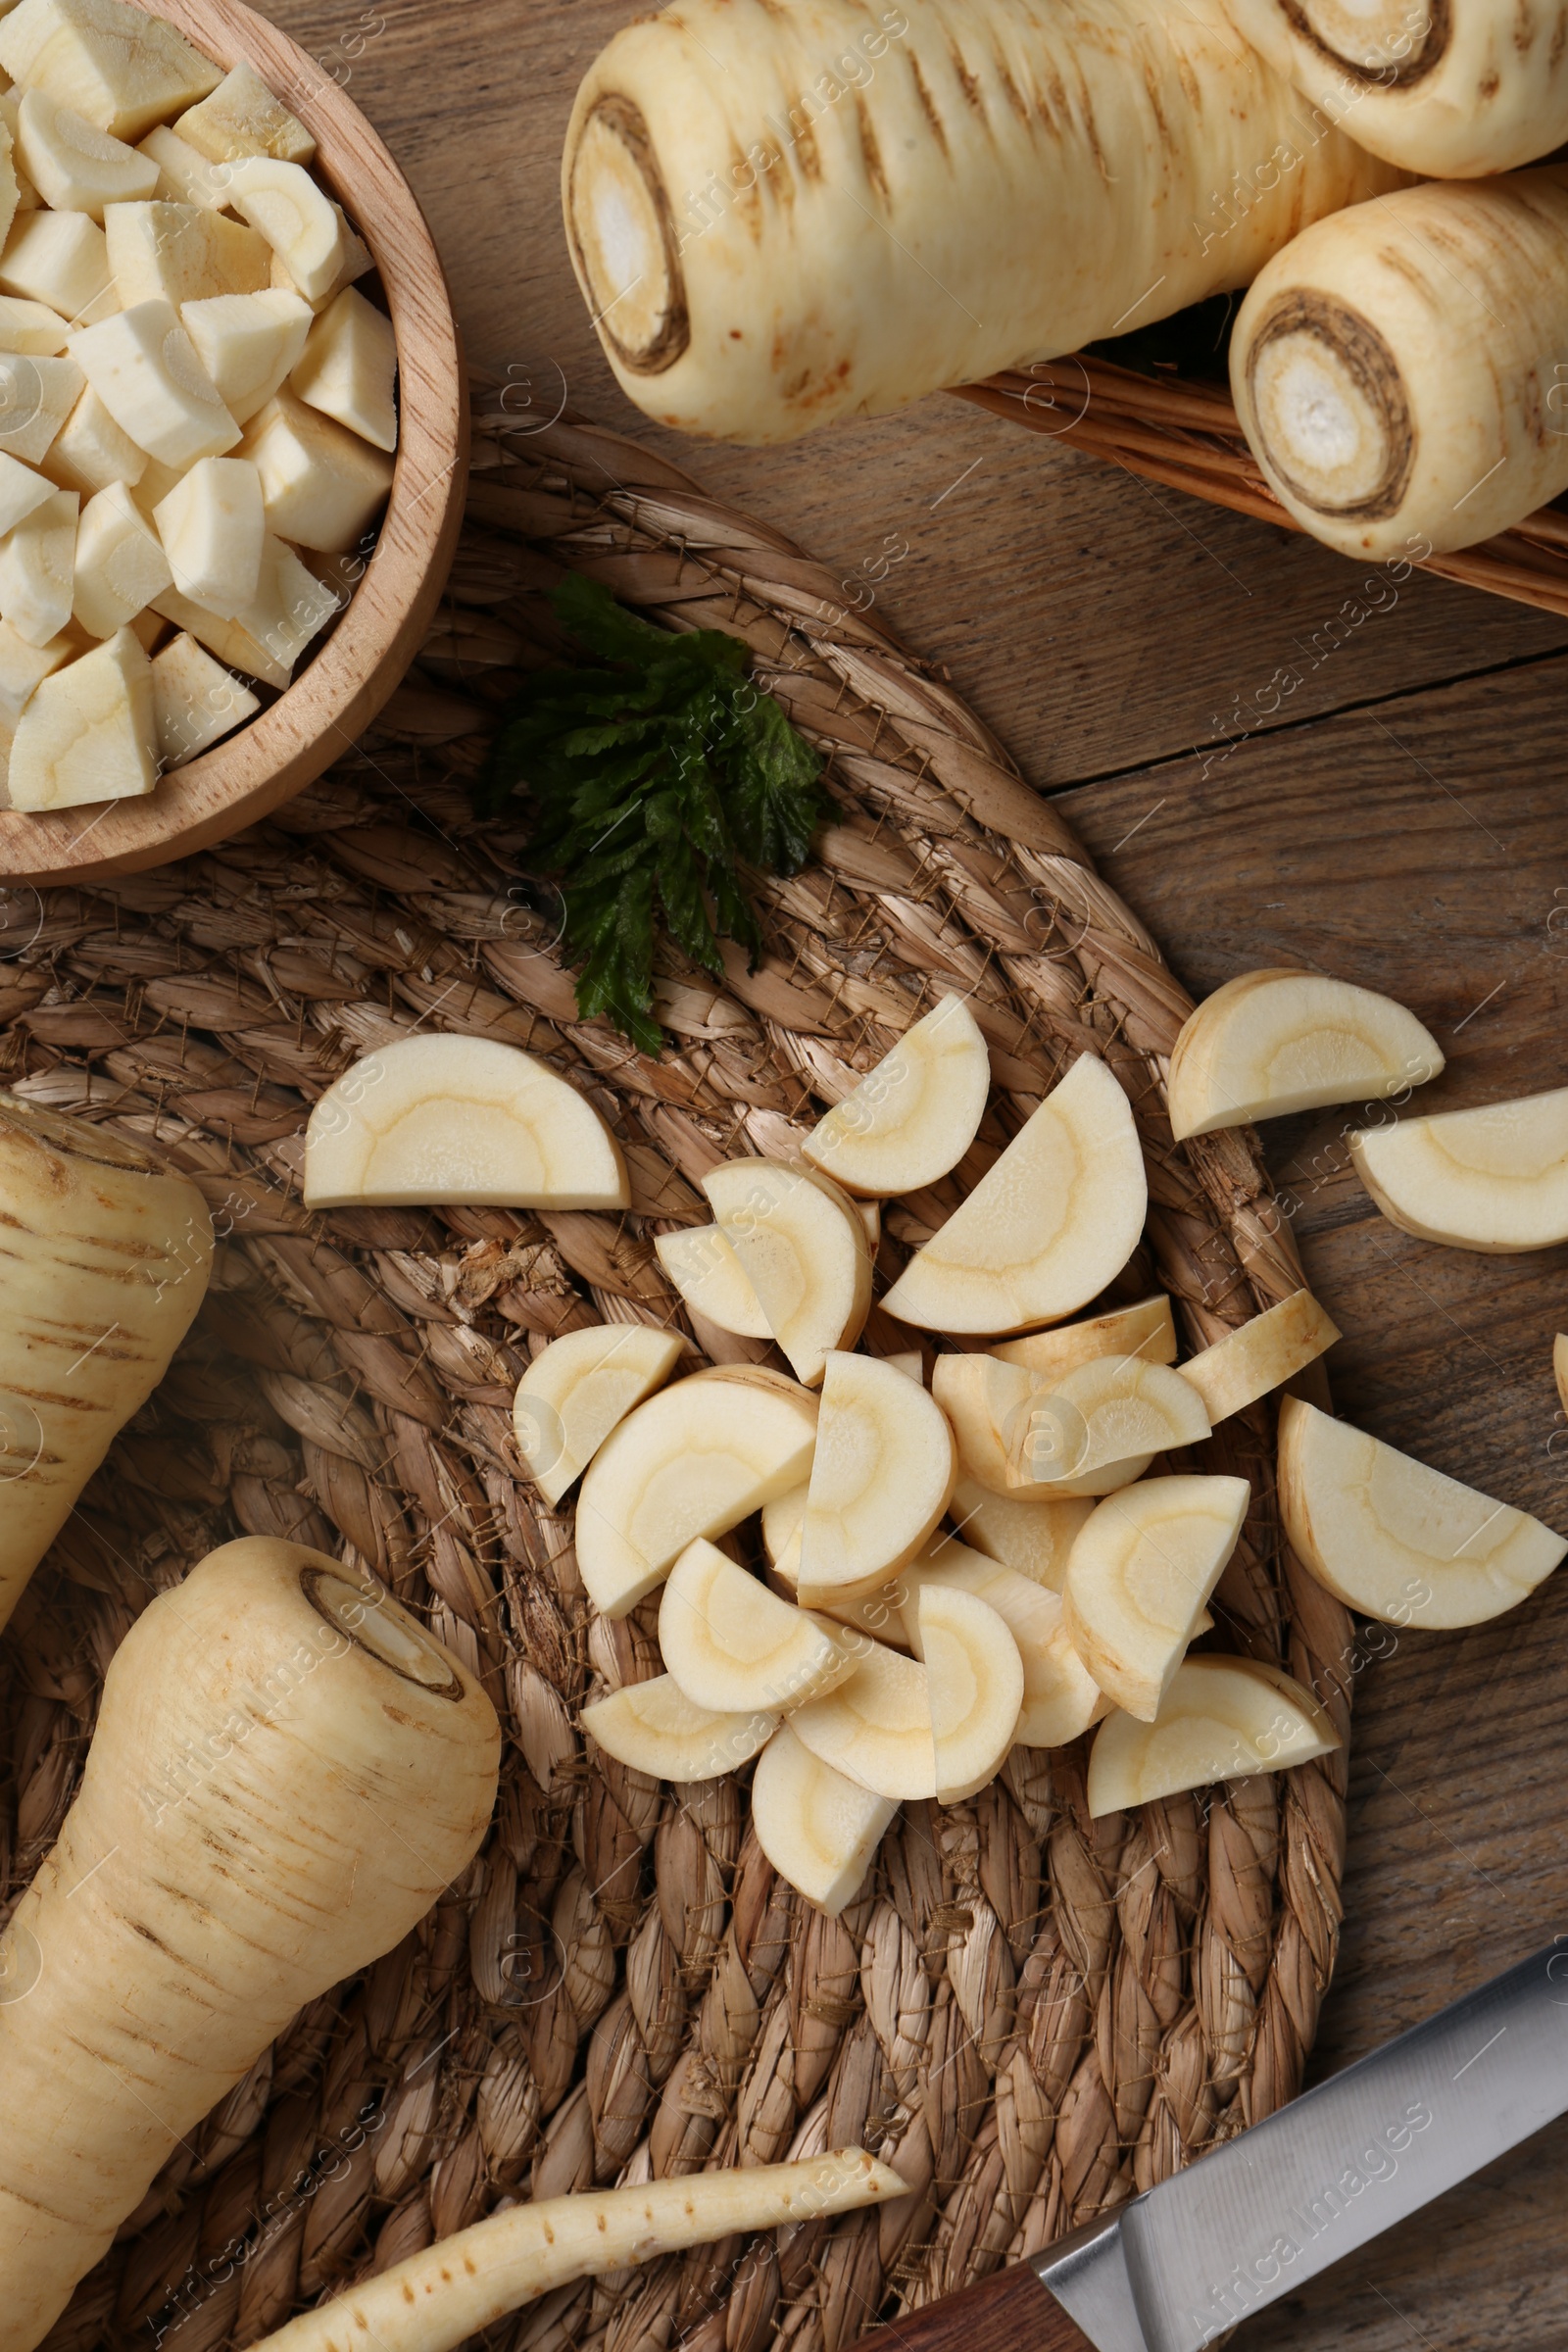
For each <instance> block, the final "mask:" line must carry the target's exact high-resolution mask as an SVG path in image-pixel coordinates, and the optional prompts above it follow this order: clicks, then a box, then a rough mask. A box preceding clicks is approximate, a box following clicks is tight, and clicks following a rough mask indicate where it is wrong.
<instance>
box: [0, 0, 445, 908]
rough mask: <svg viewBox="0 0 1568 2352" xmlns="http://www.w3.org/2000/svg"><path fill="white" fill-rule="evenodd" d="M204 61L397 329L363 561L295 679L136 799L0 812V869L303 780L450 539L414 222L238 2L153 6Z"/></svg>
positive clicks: (380, 162)
mask: <svg viewBox="0 0 1568 2352" xmlns="http://www.w3.org/2000/svg"><path fill="white" fill-rule="evenodd" d="M156 13H157V14H158V15H159V16H163V17H167V18H168V19H169V21H170V23H171V24H172V25H178V26H179V29H180V31H181V32H183V33H184V34H186V36H187V37H188V38H189V39H190V40H192V41H194V42H195V43H196V45H197V47H198V48H199V49H202V50H203V51H205V52H206V54H207V55H208V56H209V57H211V58H213V59H214V60H215V61H216V62H217V63H219V64H221V65H224V66H230V65H237V64H238V63H240V61H241V60H244V61H245V62H246V63H248V64H249V65H252V66H254V67H255V69H256V71H257V73H259V74H260V75H261V77H262V79H263V80H264V81H265V82H267V83H268V85H269V86H270V88H271V89H272V90H274V91H275V92H276V93H277V95H278V96H279V97H280V98H281V99H282V100H283V102H284V104H285V105H286V106H288V107H290V108H291V109H292V110H293V112H294V113H295V114H296V115H297V116H298V117H299V119H300V121H301V122H302V123H304V124H305V126H306V128H307V129H308V130H309V131H310V133H311V135H312V137H313V138H314V139H315V140H316V141H317V145H318V149H319V153H318V156H317V161H316V170H317V171H318V172H319V175H320V177H321V179H322V180H323V182H324V183H325V184H326V186H327V187H329V188H330V190H331V192H332V194H333V195H334V196H335V197H336V199H337V201H338V202H339V203H340V204H341V205H342V206H343V208H344V210H345V211H346V212H347V213H348V215H349V217H350V219H351V220H352V221H354V223H355V225H356V227H357V228H358V229H359V231H360V234H361V236H362V237H363V238H364V239H365V242H366V243H367V245H368V247H369V249H370V252H371V254H372V255H373V257H374V260H375V265H376V268H377V270H379V272H380V277H381V284H382V286H383V287H384V288H385V291H386V298H387V306H388V309H389V310H390V312H391V314H392V325H393V329H394V331H395V333H396V336H397V345H398V368H399V386H400V409H401V429H400V434H399V446H398V458H397V471H396V474H395V475H394V477H393V482H392V496H391V500H390V503H389V505H388V507H387V511H386V514H385V515H384V517H383V518H382V522H381V528H380V536H379V538H378V540H377V542H376V548H375V553H374V555H373V556H372V557H371V559H370V562H369V564H368V567H367V569H366V573H365V576H364V578H363V579H362V580H361V581H360V584H359V586H358V588H357V589H356V590H355V593H354V598H353V601H352V602H351V604H350V605H349V608H348V610H347V612H346V613H344V614H343V616H342V618H341V619H340V620H339V622H338V623H337V626H336V628H335V629H334V630H333V632H332V634H331V636H330V637H329V638H328V639H327V640H326V642H325V643H324V644H323V645H322V646H321V648H320V650H319V653H318V654H317V655H316V657H315V659H314V660H312V661H310V662H308V665H307V666H306V667H305V668H304V669H303V670H302V671H301V672H300V675H299V677H298V678H297V680H296V681H295V683H294V684H293V685H292V686H290V687H289V688H288V689H287V691H286V692H285V693H283V694H281V695H280V696H279V697H278V699H277V700H276V702H274V703H273V704H271V705H270V708H269V709H267V710H265V711H259V712H258V713H257V715H256V717H255V718H253V719H252V720H251V721H250V722H249V724H248V725H246V726H244V727H242V728H241V729H240V730H239V731H238V732H237V733H236V734H234V735H232V736H230V737H228V738H227V739H226V740H225V741H223V742H222V743H219V744H215V745H214V747H213V749H212V750H211V751H210V752H204V753H203V754H202V756H201V758H200V759H198V760H191V761H190V763H189V765H188V766H186V767H178V768H174V769H172V771H171V772H170V773H169V774H168V775H165V776H161V777H160V778H159V780H158V785H157V788H156V790H155V791H153V792H151V793H149V794H148V795H147V796H146V798H145V799H141V800H126V801H108V802H105V803H104V804H102V805H101V806H96V807H89V808H84V809H59V810H57V811H54V812H52V813H49V814H43V815H27V814H24V813H22V812H20V811H13V810H10V809H0V879H3V880H6V881H14V880H20V879H25V880H28V881H31V882H64V881H92V880H94V879H97V878H100V877H103V876H106V875H109V874H123V873H134V872H135V871H137V869H138V868H140V867H143V866H149V865H163V864H165V863H166V862H167V861H168V860H169V859H170V858H182V857H185V856H188V855H189V853H190V852H192V851H194V850H200V849H206V848H209V847H210V846H211V845H212V843H214V842H215V841H223V840H226V839H227V837H228V836H229V834H231V833H238V832H240V831H241V830H242V829H243V828H244V827H245V826H246V825H249V824H254V823H255V821H256V820H257V819H258V818H259V817H263V816H265V815H266V814H267V813H268V811H269V810H270V809H276V808H277V807H278V806H279V805H280V804H281V803H282V802H284V801H286V800H288V799H290V798H291V797H292V795H293V794H295V793H296V792H303V790H304V789H305V786H306V785H307V784H310V783H312V782H314V781H315V779H316V777H318V776H319V774H320V773H321V771H322V769H323V768H325V767H327V766H328V765H329V764H330V763H331V761H332V760H335V759H337V758H338V757H339V756H340V754H342V753H343V752H346V751H347V750H348V748H349V746H350V744H351V743H352V742H353V741H354V739H355V737H356V736H357V735H359V734H361V733H362V732H363V730H364V729H365V728H366V727H367V726H368V724H369V722H370V720H371V719H372V718H374V716H375V714H376V712H377V711H379V710H380V709H381V707H382V705H383V704H384V703H385V702H386V701H387V699H388V697H389V696H390V695H391V694H392V692H393V691H394V689H395V688H396V686H397V685H398V682H399V680H400V679H401V678H402V677H403V675H404V672H405V671H406V670H407V668H408V666H409V663H410V662H412V661H413V659H414V657H415V655H416V654H417V651H418V649H419V646H420V645H421V643H422V642H423V639H424V635H425V632H426V630H427V629H428V627H429V625H430V621H431V618H432V616H433V614H434V612H435V608H436V606H437V604H438V603H439V601H440V597H441V592H442V590H443V588H444V587H445V585H446V578H447V573H448V571H449V570H450V568H451V564H452V558H453V555H454V553H455V551H456V548H457V543H458V532H459V530H460V528H461V526H462V522H463V495H464V489H465V485H466V475H467V466H468V412H467V398H466V384H465V380H464V371H463V354H462V347H461V344H460V342H459V337H458V328H457V322H456V320H455V319H454V318H453V316H452V304H451V301H450V298H449V296H448V294H447V288H446V280H445V279H444V277H443V276H442V273H441V264H440V261H439V259H438V257H437V254H436V250H435V245H434V242H433V240H432V238H431V235H430V231H429V229H428V227H427V226H426V224H425V220H424V216H423V214H422V213H421V212H420V210H419V207H418V204H417V201H416V198H415V195H414V191H413V189H412V188H411V187H410V186H409V183H408V181H407V180H406V179H405V178H404V176H403V174H402V172H400V171H399V170H398V168H397V165H396V164H395V163H394V162H393V160H392V157H391V155H390V154H389V153H388V151H387V149H386V148H385V147H384V146H383V145H382V143H381V141H380V140H379V139H378V138H377V137H376V134H375V132H374V131H373V130H372V129H371V128H370V125H369V124H368V123H367V122H366V120H365V117H364V116H363V115H362V114H361V113H360V110H359V108H358V107H357V106H355V105H353V104H352V102H351V101H350V100H349V98H348V97H347V95H346V94H345V93H344V91H343V90H342V89H340V88H339V87H338V85H337V83H336V82H335V81H333V80H331V79H330V78H329V76H328V75H327V74H325V73H322V71H321V70H320V69H319V67H318V66H317V65H316V63H315V61H314V60H313V59H312V58H311V57H309V56H308V55H307V54H306V52H305V51H304V50H303V49H302V48H301V47H300V46H299V44H298V43H297V42H296V41H292V40H290V39H289V37H288V35H287V34H286V33H284V32H279V31H278V29H277V27H276V26H275V25H269V24H268V23H267V21H266V19H265V18H263V17H259V16H257V15H256V13H255V12H254V10H252V9H249V8H245V7H243V6H242V5H241V4H240V0H158V6H157V10H156Z"/></svg>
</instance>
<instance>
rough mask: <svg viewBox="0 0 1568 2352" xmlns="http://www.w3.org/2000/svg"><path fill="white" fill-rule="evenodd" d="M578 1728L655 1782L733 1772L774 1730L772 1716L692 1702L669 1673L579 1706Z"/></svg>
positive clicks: (700, 1778)
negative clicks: (718, 1709)
mask: <svg viewBox="0 0 1568 2352" xmlns="http://www.w3.org/2000/svg"><path fill="white" fill-rule="evenodd" d="M582 1728H583V1730H584V1731H585V1732H586V1733H588V1735H589V1737H590V1738H591V1739H593V1740H597V1741H598V1743H599V1745H600V1746H601V1747H602V1748H603V1749H604V1750H605V1753H606V1754H607V1755H611V1756H613V1757H615V1759H616V1760H617V1762H619V1763H621V1764H629V1765H630V1766H631V1767H632V1769H633V1770H634V1771H636V1772H651V1773H653V1774H654V1775H655V1777H656V1778H657V1779H659V1780H661V1781H716V1780H720V1779H722V1777H723V1775H724V1774H725V1773H727V1772H739V1771H740V1769H741V1766H742V1765H743V1764H749V1763H750V1762H751V1760H752V1758H753V1757H754V1756H755V1755H756V1754H757V1753H758V1751H759V1749H760V1748H762V1747H764V1746H765V1745H766V1743H767V1741H768V1740H771V1739H772V1737H773V1734H774V1733H775V1732H776V1731H777V1729H778V1717H777V1715H774V1714H727V1715H726V1714H717V1713H715V1712H714V1711H713V1710H712V1709H711V1708H710V1707H697V1706H693V1704H692V1702H691V1700H690V1699H689V1698H688V1697H687V1696H686V1693H685V1691H682V1689H681V1687H680V1685H679V1684H678V1683H677V1682H676V1680H675V1678H674V1676H673V1675H672V1674H661V1675H658V1676H656V1677H655V1679H654V1680H653V1681H652V1682H650V1683H627V1684H626V1685H625V1686H624V1687H623V1688H622V1689H621V1690H619V1691H612V1692H611V1693H610V1696H609V1697H608V1698H599V1699H595V1700H594V1701H593V1702H592V1704H591V1705H589V1706H586V1707H584V1708H583V1711H582Z"/></svg>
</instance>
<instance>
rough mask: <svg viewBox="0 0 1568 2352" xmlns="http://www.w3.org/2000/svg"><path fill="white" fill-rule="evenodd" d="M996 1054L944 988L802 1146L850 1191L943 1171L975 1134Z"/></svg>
mask: <svg viewBox="0 0 1568 2352" xmlns="http://www.w3.org/2000/svg"><path fill="white" fill-rule="evenodd" d="M990 1089H991V1056H990V1054H988V1053H987V1051H986V1041H985V1039H984V1037H983V1036H982V1035H981V1033H980V1029H979V1027H978V1025H977V1023H976V1021H975V1018H974V1015H973V1013H972V1012H971V1011H970V1010H969V1008H968V1006H967V1005H965V1003H964V1002H963V999H962V998H961V997H955V996H947V997H944V998H943V999H942V1002H941V1003H940V1004H939V1005H937V1007H936V1009H935V1011H934V1012H928V1013H927V1014H926V1015H925V1018H924V1019H923V1020H919V1021H916V1022H915V1024H914V1026H913V1028H912V1029H910V1030H909V1031H907V1034H906V1035H905V1036H904V1037H902V1038H901V1039H900V1041H899V1043H898V1044H897V1045H896V1046H895V1047H894V1049H893V1051H892V1053H891V1054H885V1055H884V1056H883V1058H882V1059H881V1060H880V1061H879V1062H878V1063H877V1065H876V1068H875V1069H874V1070H871V1071H870V1072H869V1073H868V1074H867V1075H866V1076H865V1077H864V1078H862V1079H861V1081H860V1083H859V1085H858V1087H857V1088H856V1089H855V1092H854V1093H853V1094H851V1095H846V1096H845V1098H844V1100H843V1102H842V1103H836V1104H835V1105H834V1107H833V1108H832V1109H831V1110H830V1111H829V1112H828V1114H827V1116H826V1118H825V1119H823V1120H822V1121H821V1122H820V1123H819V1125H818V1126H817V1127H816V1128H815V1129H814V1130H813V1132H812V1134H811V1135H810V1137H809V1140H808V1141H807V1142H806V1143H805V1144H804V1145H803V1146H802V1150H803V1151H804V1152H805V1154H806V1156H807V1158H808V1159H809V1160H811V1161H812V1162H813V1163H814V1164H815V1165H816V1166H817V1167H819V1168H821V1169H823V1170H824V1171H825V1172H826V1173H827V1174H828V1175H829V1176H831V1177H833V1179H834V1180H835V1182H837V1183H839V1184H842V1185H843V1187H844V1189H845V1191H846V1192H851V1193H872V1194H878V1195H881V1196H882V1197H884V1198H886V1197H888V1196H889V1195H891V1194H895V1193H912V1192H917V1191H918V1190H919V1189H920V1187H921V1186H922V1185H927V1184H935V1183H936V1181H937V1179H938V1178H939V1177H941V1176H946V1175H947V1173H948V1171H949V1169H950V1168H954V1167H956V1165H957V1163H958V1161H959V1160H960V1159H961V1158H962V1157H963V1155H964V1153H965V1152H967V1151H968V1149H969V1146H970V1145H971V1144H972V1143H973V1142H974V1139H975V1136H976V1134H977V1132H978V1130H979V1126H980V1121H981V1119H982V1118H983V1117H984V1115H985V1107H986V1097H987V1095H988V1094H989V1092H990Z"/></svg>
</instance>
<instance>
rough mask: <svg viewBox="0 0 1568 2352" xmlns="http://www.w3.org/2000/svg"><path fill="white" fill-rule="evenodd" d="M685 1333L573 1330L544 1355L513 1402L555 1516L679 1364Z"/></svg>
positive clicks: (614, 1327)
mask: <svg viewBox="0 0 1568 2352" xmlns="http://www.w3.org/2000/svg"><path fill="white" fill-rule="evenodd" d="M684 1345H685V1343H684V1342H683V1341H682V1339H681V1337H680V1334H679V1333H678V1332H668V1331H655V1330H654V1329H653V1327H652V1325H651V1324H647V1323H600V1324H597V1325H595V1327H594V1328H593V1329H592V1330H591V1331H568V1332H567V1333H566V1334H565V1335H564V1338H562V1339H559V1340H552V1342H551V1344H550V1346H549V1347H548V1348H546V1349H545V1350H544V1353H543V1354H542V1355H536V1356H535V1357H534V1359H533V1362H532V1363H531V1364H530V1365H529V1366H528V1369H527V1372H526V1373H525V1374H524V1376H523V1378H522V1380H521V1381H520V1382H519V1384H518V1387H517V1394H516V1396H515V1398H514V1399H513V1408H512V1422H513V1428H514V1430H515V1435H516V1440H517V1451H518V1452H519V1453H520V1454H521V1456H522V1458H523V1460H524V1461H525V1462H526V1463H527V1465H528V1468H529V1470H530V1472H531V1473H532V1476H533V1483H534V1485H535V1486H536V1487H537V1488H538V1489H539V1492H540V1494H541V1495H543V1496H544V1498H545V1500H546V1502H548V1503H549V1504H550V1505H551V1507H552V1509H553V1508H554V1507H555V1505H556V1504H557V1503H558V1502H559V1501H560V1500H561V1497H562V1496H563V1495H564V1493H565V1492H566V1489H567V1488H568V1487H569V1486H570V1485H571V1483H572V1480H573V1479H574V1478H577V1477H578V1476H579V1475H580V1474H581V1473H582V1472H583V1471H584V1470H585V1469H586V1468H587V1467H588V1464H589V1463H590V1462H591V1461H592V1460H593V1458H594V1455H595V1454H596V1453H597V1452H598V1451H599V1448H600V1446H602V1445H603V1444H604V1442H605V1440H606V1439H607V1438H608V1437H609V1436H610V1434H611V1431H612V1430H613V1429H614V1428H615V1427H616V1426H617V1425H618V1424H619V1423H620V1422H621V1421H623V1420H624V1419H625V1417H626V1415H627V1414H628V1413H629V1412H630V1411H631V1409H632V1407H633V1406H634V1405H637V1404H641V1402H642V1400H643V1398H644V1397H648V1396H651V1395H652V1393H653V1391H654V1390H655V1389H657V1388H659V1387H661V1386H662V1383H663V1382H664V1381H666V1380H667V1379H668V1378H669V1376H670V1374H671V1373H672V1372H673V1371H674V1369H675V1366H676V1365H677V1364H678V1363H679V1361H680V1357H681V1350H682V1348H683V1347H684Z"/></svg>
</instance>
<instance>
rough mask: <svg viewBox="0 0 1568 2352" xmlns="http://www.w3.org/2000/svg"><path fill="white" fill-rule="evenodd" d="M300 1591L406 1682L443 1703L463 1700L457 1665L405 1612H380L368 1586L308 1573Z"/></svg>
mask: <svg viewBox="0 0 1568 2352" xmlns="http://www.w3.org/2000/svg"><path fill="white" fill-rule="evenodd" d="M300 1589H301V1591H302V1592H303V1593H304V1594H305V1597H306V1599H307V1600H308V1601H309V1602H310V1604H311V1606H312V1608H313V1609H315V1610H316V1611H317V1612H318V1614H319V1615H320V1616H322V1617H324V1618H325V1619H326V1621H327V1623H328V1625H330V1626H332V1627H334V1628H335V1629H336V1631H337V1632H338V1633H340V1634H342V1635H343V1636H345V1638H346V1639H347V1640H348V1641H350V1642H356V1643H358V1645H359V1647H360V1648H361V1649H368V1651H369V1653H370V1655H371V1657H372V1658H379V1660H380V1661H381V1664H382V1665H383V1666H390V1667H391V1669H392V1672H393V1673H394V1674H397V1675H401V1676H402V1678H403V1680H404V1681H405V1682H406V1683H417V1684H418V1685H419V1686H420V1688H421V1689H422V1690H425V1691H434V1692H435V1694H436V1696H437V1697H438V1698H461V1697H462V1696H463V1685H462V1684H461V1683H460V1682H459V1680H458V1678H457V1676H456V1675H455V1674H454V1673H453V1671H452V1668H451V1665H450V1664H449V1663H448V1661H447V1660H446V1659H445V1658H444V1657H443V1656H442V1655H441V1652H440V1651H439V1650H438V1649H437V1648H436V1646H435V1643H434V1642H427V1641H426V1640H425V1638H424V1636H423V1634H421V1633H420V1631H419V1629H418V1627H417V1625H415V1624H413V1623H412V1622H411V1620H410V1619H408V1618H407V1617H405V1616H404V1614H403V1612H402V1610H401V1609H396V1608H391V1609H387V1608H380V1607H378V1606H377V1605H376V1601H375V1599H374V1598H373V1597H371V1598H369V1599H367V1596H366V1593H365V1590H364V1588H363V1586H360V1585H351V1584H350V1583H349V1581H348V1579H347V1578H346V1577H342V1576H333V1575H331V1574H330V1572H329V1571H328V1570H326V1569H324V1568H306V1569H303V1570H302V1571H301V1574H300Z"/></svg>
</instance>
